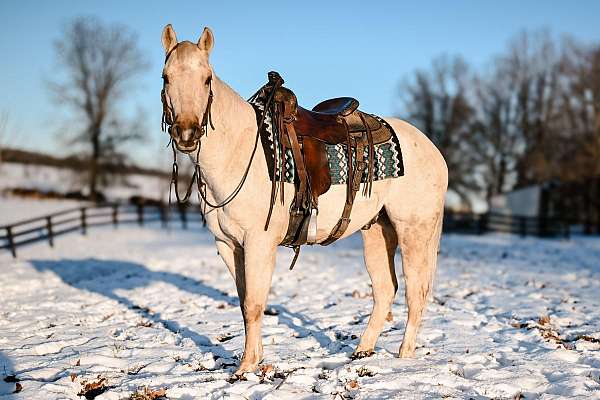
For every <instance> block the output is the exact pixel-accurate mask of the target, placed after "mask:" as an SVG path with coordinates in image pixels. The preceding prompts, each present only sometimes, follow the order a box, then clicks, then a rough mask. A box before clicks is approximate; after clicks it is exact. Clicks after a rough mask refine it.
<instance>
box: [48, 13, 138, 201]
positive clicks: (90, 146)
mask: <svg viewBox="0 0 600 400" xmlns="http://www.w3.org/2000/svg"><path fill="white" fill-rule="evenodd" d="M56 55H57V59H58V61H59V64H60V65H61V67H62V68H64V71H65V78H64V79H63V80H62V81H54V82H51V83H50V88H51V91H52V92H53V94H54V95H55V96H56V97H57V98H58V99H59V100H60V101H61V102H62V103H63V104H65V105H66V106H68V107H69V108H70V109H71V110H72V111H73V112H74V113H75V117H76V118H77V120H76V121H77V122H79V123H78V124H77V126H78V127H79V128H80V129H79V131H78V132H75V133H74V135H73V136H72V137H71V139H72V143H73V144H84V145H85V146H86V148H87V151H88V154H89V160H90V162H89V173H88V176H89V178H88V184H89V191H90V196H91V197H92V199H96V196H97V193H98V187H99V184H100V183H101V182H100V177H101V175H102V174H103V173H104V172H107V171H105V170H104V169H103V166H106V165H109V164H114V163H115V162H118V163H122V162H125V160H126V157H125V156H126V155H125V153H123V152H121V151H119V148H120V147H121V146H122V145H123V144H125V143H127V142H130V141H132V140H138V139H140V137H141V129H142V128H141V126H140V125H139V123H138V122H139V119H138V120H137V121H135V120H134V121H133V122H132V121H130V120H128V119H127V118H125V117H124V116H123V115H122V113H121V112H120V110H119V107H118V106H119V104H120V102H121V100H123V98H124V97H125V95H126V94H127V91H128V89H130V87H131V84H132V83H133V81H134V78H135V77H137V76H138V75H139V74H140V73H142V72H143V71H144V70H145V69H146V68H147V64H146V62H145V60H144V57H143V55H142V53H141V51H140V50H139V48H138V45H137V39H136V36H135V35H134V34H132V33H131V32H130V31H129V30H128V29H127V28H126V27H124V26H121V25H116V24H115V25H105V24H103V23H102V22H100V21H99V20H97V19H95V18H77V19H75V20H74V21H72V22H71V23H69V24H68V25H67V26H66V27H65V29H64V31H63V34H62V37H61V38H60V39H59V40H58V41H57V43H56Z"/></svg>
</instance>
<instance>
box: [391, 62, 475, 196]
mask: <svg viewBox="0 0 600 400" xmlns="http://www.w3.org/2000/svg"><path fill="white" fill-rule="evenodd" d="M471 82H472V76H471V74H470V71H469V68H468V66H467V64H466V63H465V61H464V60H463V59H462V58H460V57H446V56H443V57H438V58H436V59H435V60H434V61H433V63H432V66H431V70H430V71H427V70H417V71H415V73H414V75H413V76H412V77H411V78H410V79H408V80H406V81H404V82H403V84H402V85H401V88H400V91H401V100H402V111H403V114H404V115H403V116H404V117H405V118H406V119H407V120H408V121H410V122H411V123H413V124H415V125H416V126H417V127H418V128H420V129H421V130H422V131H423V132H424V133H425V134H426V135H427V136H428V137H429V138H430V139H431V140H432V141H433V143H435V145H436V146H437V147H438V148H439V149H440V151H441V152H442V154H443V155H444V158H445V159H446V163H447V164H448V172H449V177H448V187H449V188H450V189H451V190H452V191H454V192H455V193H456V194H457V195H458V196H459V197H460V198H461V200H462V201H463V202H464V203H465V204H466V205H468V206H470V205H471V198H470V194H472V193H473V192H475V191H478V190H479V189H480V184H479V183H478V182H477V178H476V176H475V175H474V174H473V169H474V168H475V167H476V162H477V159H476V158H475V155H474V154H473V152H472V151H471V150H470V149H471V144H472V140H473V134H472V125H473V123H474V118H475V110H474V108H473V105H472V102H471V99H470V97H471V95H470V94H469V90H470V88H471V86H472V85H471Z"/></svg>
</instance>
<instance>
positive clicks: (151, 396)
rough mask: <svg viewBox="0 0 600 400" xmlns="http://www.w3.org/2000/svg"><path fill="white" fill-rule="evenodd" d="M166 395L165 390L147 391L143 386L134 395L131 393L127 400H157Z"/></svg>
mask: <svg viewBox="0 0 600 400" xmlns="http://www.w3.org/2000/svg"><path fill="white" fill-rule="evenodd" d="M166 395H167V389H166V388H160V389H157V390H152V389H149V388H148V387H146V386H144V387H142V388H138V389H137V390H136V391H135V393H133V394H132V395H131V396H130V397H129V400H157V399H160V398H162V397H165V396H166Z"/></svg>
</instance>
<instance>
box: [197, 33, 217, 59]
mask: <svg viewBox="0 0 600 400" xmlns="http://www.w3.org/2000/svg"><path fill="white" fill-rule="evenodd" d="M214 45H215V38H214V36H213V33H212V31H211V30H210V28H208V27H204V31H203V32H202V36H200V39H198V48H199V49H200V50H204V51H206V52H208V53H210V52H211V50H212V48H213V46H214Z"/></svg>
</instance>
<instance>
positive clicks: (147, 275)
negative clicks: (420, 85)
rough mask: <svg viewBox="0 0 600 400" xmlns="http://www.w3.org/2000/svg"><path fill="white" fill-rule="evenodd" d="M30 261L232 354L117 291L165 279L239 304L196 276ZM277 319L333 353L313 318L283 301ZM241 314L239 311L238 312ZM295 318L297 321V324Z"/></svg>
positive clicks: (114, 263)
mask: <svg viewBox="0 0 600 400" xmlns="http://www.w3.org/2000/svg"><path fill="white" fill-rule="evenodd" d="M30 262H31V264H32V265H33V267H34V268H36V269H37V270H38V271H40V272H45V271H50V272H52V273H54V274H56V275H57V276H58V277H59V278H60V279H61V280H62V281H63V282H65V283H66V284H68V285H70V286H72V287H74V288H77V289H80V290H85V291H88V292H92V293H97V294H100V295H102V296H105V297H107V298H110V299H112V300H115V301H117V302H118V303H119V304H121V305H123V306H125V307H126V308H128V309H130V310H132V311H134V312H135V313H137V314H139V315H140V316H141V317H143V318H146V319H148V320H150V321H152V322H153V323H157V324H162V325H163V326H164V327H165V328H166V329H168V330H169V331H171V332H173V333H176V334H179V335H181V336H182V337H184V338H189V339H191V340H192V341H193V342H194V343H195V344H196V346H198V347H208V348H210V351H211V352H213V354H215V355H217V356H219V357H221V358H225V359H231V358H234V356H233V354H232V353H231V352H230V351H228V350H226V349H225V348H224V347H223V346H221V344H219V343H213V341H211V339H210V338H209V337H207V336H206V335H202V334H201V333H198V332H196V331H194V330H192V329H189V328H187V327H185V326H182V325H181V324H180V323H178V322H177V321H174V320H169V319H166V318H164V317H163V316H162V315H161V313H160V312H156V311H153V310H149V309H148V308H147V307H145V306H143V305H140V304H136V303H135V302H134V301H132V300H131V299H129V298H127V297H124V296H123V295H121V294H119V291H121V290H132V289H136V288H140V287H144V286H148V285H150V284H151V283H152V282H155V281H162V282H166V283H169V284H171V285H173V286H175V287H177V288H178V289H180V290H183V291H186V292H188V293H190V294H193V295H198V296H205V297H208V298H211V299H213V300H216V301H219V302H225V303H227V304H229V305H230V306H239V300H238V298H237V297H233V296H230V295H228V294H227V293H226V292H224V291H222V290H219V289H216V288H214V287H212V286H210V285H207V284H206V283H204V282H203V281H201V280H198V279H196V278H192V277H188V276H184V275H181V274H178V273H173V272H165V271H152V270H150V269H148V268H147V267H146V266H144V265H142V264H138V263H135V262H130V261H123V260H99V259H94V258H89V259H61V260H31V261H30ZM271 308H275V309H276V310H277V313H278V318H279V322H280V323H282V324H284V325H286V326H288V327H289V328H290V329H293V330H294V331H296V332H297V334H298V336H300V337H301V336H308V335H310V336H313V337H314V338H315V339H316V340H317V342H318V343H319V345H320V346H321V347H323V348H325V349H327V350H328V351H329V350H330V349H331V351H329V352H330V353H333V352H335V351H333V350H334V349H333V348H334V346H330V345H331V344H332V340H331V339H330V338H329V337H328V336H327V335H325V334H324V333H323V332H321V331H320V330H319V329H314V328H313V326H314V325H316V322H315V321H313V320H312V319H310V318H308V317H306V316H305V315H303V314H301V313H296V312H291V311H289V310H288V309H287V308H286V307H285V306H283V305H276V306H273V307H271ZM240 318H241V315H240ZM298 321H299V322H300V325H298Z"/></svg>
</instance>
